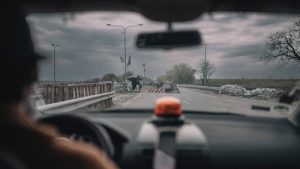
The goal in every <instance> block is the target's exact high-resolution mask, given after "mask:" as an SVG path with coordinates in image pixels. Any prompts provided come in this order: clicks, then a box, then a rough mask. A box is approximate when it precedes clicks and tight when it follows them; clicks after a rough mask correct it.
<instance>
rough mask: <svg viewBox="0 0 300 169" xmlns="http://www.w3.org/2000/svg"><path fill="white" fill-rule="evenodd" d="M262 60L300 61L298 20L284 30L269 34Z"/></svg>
mask: <svg viewBox="0 0 300 169" xmlns="http://www.w3.org/2000/svg"><path fill="white" fill-rule="evenodd" d="M265 47H266V52H265V55H264V57H263V59H264V61H266V62H270V61H273V60H276V61H279V62H280V63H281V64H287V63H290V62H293V63H300V20H299V21H298V22H296V23H294V24H293V25H292V26H291V27H289V28H288V29H287V30H284V31H278V32H275V33H273V34H271V35H270V36H269V37H268V38H267V40H266V43H265Z"/></svg>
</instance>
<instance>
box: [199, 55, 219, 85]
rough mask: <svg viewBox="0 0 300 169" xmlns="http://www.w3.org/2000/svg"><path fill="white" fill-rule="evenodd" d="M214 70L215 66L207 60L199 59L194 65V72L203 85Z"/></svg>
mask: <svg viewBox="0 0 300 169" xmlns="http://www.w3.org/2000/svg"><path fill="white" fill-rule="evenodd" d="M215 71H216V68H215V66H214V65H213V64H212V63H210V62H209V61H205V60H201V61H199V62H198V63H197V65H196V73H197V74H198V75H199V76H200V79H201V81H202V84H203V85H204V84H206V83H207V82H208V79H209V77H210V76H211V75H212V74H213V73H215Z"/></svg>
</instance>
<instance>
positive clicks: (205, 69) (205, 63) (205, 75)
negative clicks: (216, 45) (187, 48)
mask: <svg viewBox="0 0 300 169" xmlns="http://www.w3.org/2000/svg"><path fill="white" fill-rule="evenodd" d="M203 45H204V77H203V81H204V84H206V83H207V62H206V46H207V44H206V43H204V44H203Z"/></svg>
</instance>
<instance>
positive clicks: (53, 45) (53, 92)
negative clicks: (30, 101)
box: [51, 43, 59, 103]
mask: <svg viewBox="0 0 300 169" xmlns="http://www.w3.org/2000/svg"><path fill="white" fill-rule="evenodd" d="M51 46H52V47H53V88H52V103H54V101H55V99H54V97H55V83H56V67H55V66H56V63H55V62H56V61H55V48H56V47H58V46H59V45H57V44H55V43H51Z"/></svg>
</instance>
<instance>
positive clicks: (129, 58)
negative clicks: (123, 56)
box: [127, 56, 131, 66]
mask: <svg viewBox="0 0 300 169" xmlns="http://www.w3.org/2000/svg"><path fill="white" fill-rule="evenodd" d="M129 65H131V56H128V64H127V66H129Z"/></svg>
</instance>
